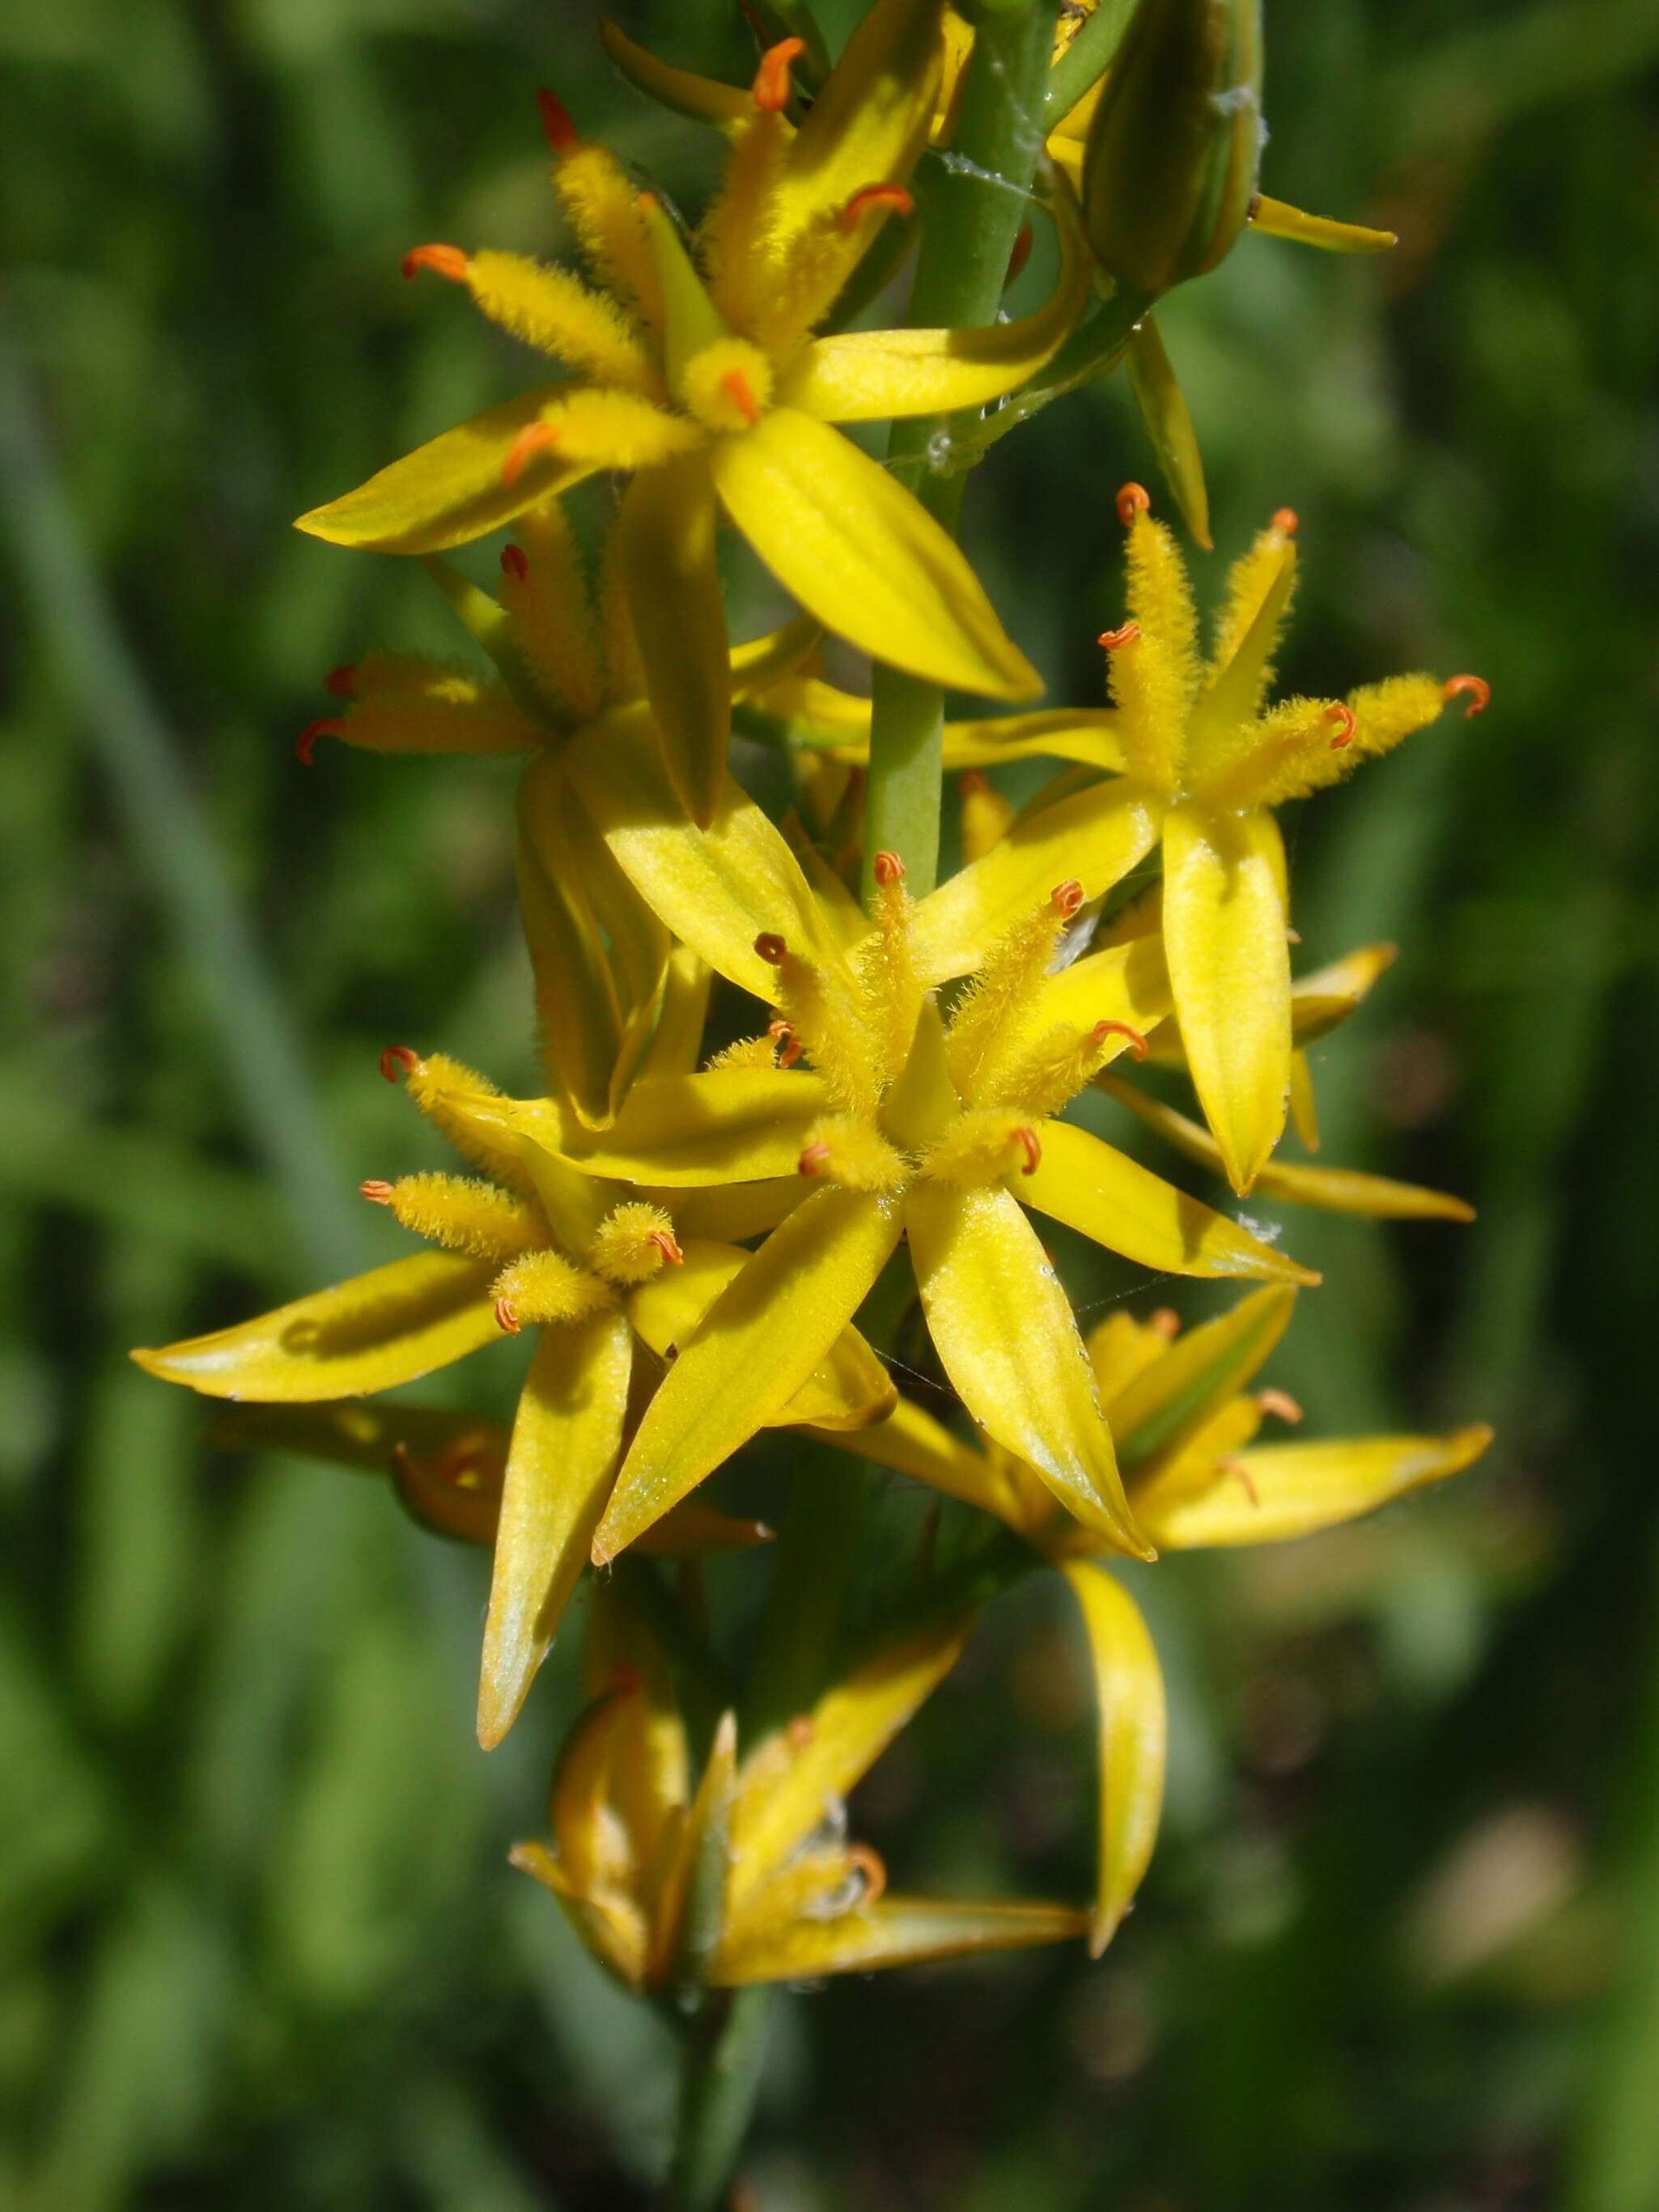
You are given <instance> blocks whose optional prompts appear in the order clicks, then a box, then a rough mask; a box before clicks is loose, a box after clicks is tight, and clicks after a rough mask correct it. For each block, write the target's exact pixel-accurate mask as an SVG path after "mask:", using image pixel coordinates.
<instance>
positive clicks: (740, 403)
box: [720, 39, 800, 430]
mask: <svg viewBox="0 0 1659 2212" xmlns="http://www.w3.org/2000/svg"><path fill="white" fill-rule="evenodd" d="M786 43H787V44H788V45H793V46H799V44H800V40H799V39H794V40H787V41H786ZM720 390H721V391H722V392H724V393H725V394H726V398H728V399H729V400H730V401H731V402H732V405H733V406H734V407H735V408H736V409H737V410H738V414H739V415H741V416H742V417H743V419H744V422H746V423H747V424H748V425H749V427H750V429H751V430H752V429H753V428H754V427H755V425H756V423H757V422H759V421H760V418H761V410H760V402H759V400H758V399H757V398H756V397H755V392H754V387H753V386H751V385H750V381H749V379H748V378H747V377H746V376H745V375H744V373H743V371H742V370H741V369H740V368H728V369H727V370H726V374H725V375H724V376H723V377H721V379H720Z"/></svg>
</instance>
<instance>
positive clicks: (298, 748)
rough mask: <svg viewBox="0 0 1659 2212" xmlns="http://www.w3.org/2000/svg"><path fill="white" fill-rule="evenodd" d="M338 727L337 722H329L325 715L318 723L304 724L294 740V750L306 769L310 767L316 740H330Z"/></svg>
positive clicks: (315, 748)
mask: <svg viewBox="0 0 1659 2212" xmlns="http://www.w3.org/2000/svg"><path fill="white" fill-rule="evenodd" d="M338 728H339V724H338V723H337V722H336V721H333V720H331V719H330V718H329V716H328V715H326V714H325V715H324V716H323V718H322V720H320V721H317V722H307V724H306V726H305V727H304V729H303V730H301V732H300V734H299V736H298V737H297V738H295V740H294V750H295V752H296V753H297V754H298V755H299V757H300V758H301V760H302V761H303V762H304V763H305V765H306V766H307V768H309V767H310V766H311V763H312V756H313V754H314V753H315V751H316V750H317V740H318V738H331V737H332V736H334V734H335V732H337V730H338Z"/></svg>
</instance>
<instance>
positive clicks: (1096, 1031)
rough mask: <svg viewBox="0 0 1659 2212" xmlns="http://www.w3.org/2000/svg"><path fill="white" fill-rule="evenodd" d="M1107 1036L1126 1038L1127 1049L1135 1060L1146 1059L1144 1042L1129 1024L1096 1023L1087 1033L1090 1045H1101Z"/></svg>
mask: <svg viewBox="0 0 1659 2212" xmlns="http://www.w3.org/2000/svg"><path fill="white" fill-rule="evenodd" d="M1109 1036H1121V1037H1127V1039H1128V1041H1129V1049H1130V1051H1131V1052H1132V1053H1133V1054H1134V1056H1135V1058H1136V1059H1137V1060H1145V1059H1146V1038H1145V1037H1144V1036H1142V1035H1141V1033H1140V1031H1139V1030H1138V1029H1136V1028H1135V1027H1134V1025H1133V1023H1131V1022H1112V1021H1105V1022H1097V1023H1096V1024H1095V1025H1094V1027H1093V1029H1091V1030H1090V1032H1089V1042H1090V1043H1091V1045H1096V1046H1098V1045H1103V1044H1104V1043H1105V1042H1106V1040H1107V1038H1108V1037H1109Z"/></svg>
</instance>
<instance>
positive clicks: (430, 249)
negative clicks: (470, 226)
mask: <svg viewBox="0 0 1659 2212" xmlns="http://www.w3.org/2000/svg"><path fill="white" fill-rule="evenodd" d="M467 267H468V262H467V257H466V255H465V253H463V252H462V251H461V249H460V247H459V246H411V247H410V250H409V252H407V253H405V254H404V276H405V277H409V276H416V275H418V273H419V272H420V270H422V269H429V270H431V271H432V273H433V275H434V276H447V277H448V279H449V281H450V283H452V284H465V282H466V273H467Z"/></svg>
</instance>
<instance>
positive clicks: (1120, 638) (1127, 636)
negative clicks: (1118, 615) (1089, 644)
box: [1095, 622, 1140, 653]
mask: <svg viewBox="0 0 1659 2212" xmlns="http://www.w3.org/2000/svg"><path fill="white" fill-rule="evenodd" d="M1139 635H1140V624H1139V623H1138V622H1126V623H1124V624H1123V625H1122V627H1121V629H1103V630H1102V632H1101V633H1100V635H1099V636H1098V637H1097V639H1096V640H1095V643H1096V644H1097V645H1103V646H1104V647H1105V648H1106V650H1107V652H1108V653H1115V652H1116V651H1117V649H1118V647H1120V646H1121V645H1133V643H1134V641H1135V640H1136V639H1137V638H1138V637H1139Z"/></svg>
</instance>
